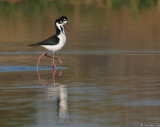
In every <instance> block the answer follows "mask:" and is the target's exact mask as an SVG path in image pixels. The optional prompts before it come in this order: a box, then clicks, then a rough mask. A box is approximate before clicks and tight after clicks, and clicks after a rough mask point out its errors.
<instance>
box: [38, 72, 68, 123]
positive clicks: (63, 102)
mask: <svg viewBox="0 0 160 127" xmlns="http://www.w3.org/2000/svg"><path fill="white" fill-rule="evenodd" d="M58 71H59V70H52V76H53V83H48V82H47V81H44V80H42V79H41V77H40V73H39V72H38V71H37V73H38V77H39V80H40V82H41V84H43V86H45V87H44V91H45V94H46V97H47V99H49V100H52V101H55V100H56V102H57V116H58V120H59V122H66V121H68V99H67V88H66V86H65V85H63V84H61V83H56V78H58V77H61V76H62V70H60V71H59V73H58V75H56V72H58Z"/></svg>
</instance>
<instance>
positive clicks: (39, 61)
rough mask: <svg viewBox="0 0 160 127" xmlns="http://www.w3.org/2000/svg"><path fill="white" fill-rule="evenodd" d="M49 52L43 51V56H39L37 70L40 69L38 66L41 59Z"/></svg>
mask: <svg viewBox="0 0 160 127" xmlns="http://www.w3.org/2000/svg"><path fill="white" fill-rule="evenodd" d="M47 53H48V51H46V52H45V53H43V54H42V55H41V56H39V58H38V62H37V70H38V66H39V62H40V59H41V57H43V56H44V55H45V54H47Z"/></svg>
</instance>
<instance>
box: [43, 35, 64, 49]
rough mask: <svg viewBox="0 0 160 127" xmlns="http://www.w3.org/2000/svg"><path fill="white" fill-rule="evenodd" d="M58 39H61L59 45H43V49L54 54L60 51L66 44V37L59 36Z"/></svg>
mask: <svg viewBox="0 0 160 127" xmlns="http://www.w3.org/2000/svg"><path fill="white" fill-rule="evenodd" d="M58 38H59V43H58V44H57V45H42V47H44V48H46V49H47V50H50V51H53V52H56V51H58V50H60V49H61V48H62V47H63V46H64V45H65V43H66V36H65V34H60V35H58Z"/></svg>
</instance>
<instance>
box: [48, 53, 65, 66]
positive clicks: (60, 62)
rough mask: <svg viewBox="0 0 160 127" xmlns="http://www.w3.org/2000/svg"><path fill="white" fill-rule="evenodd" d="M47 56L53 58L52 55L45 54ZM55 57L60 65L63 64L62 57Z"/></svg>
mask: <svg viewBox="0 0 160 127" xmlns="http://www.w3.org/2000/svg"><path fill="white" fill-rule="evenodd" d="M45 56H47V57H49V58H53V57H52V56H49V55H47V54H45ZM54 59H57V60H58V62H59V64H60V65H61V64H62V60H61V59H60V58H58V57H54Z"/></svg>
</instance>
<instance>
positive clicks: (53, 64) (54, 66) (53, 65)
mask: <svg viewBox="0 0 160 127" xmlns="http://www.w3.org/2000/svg"><path fill="white" fill-rule="evenodd" d="M54 55H55V53H53V58H52V67H53V68H56V65H55V63H54Z"/></svg>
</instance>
